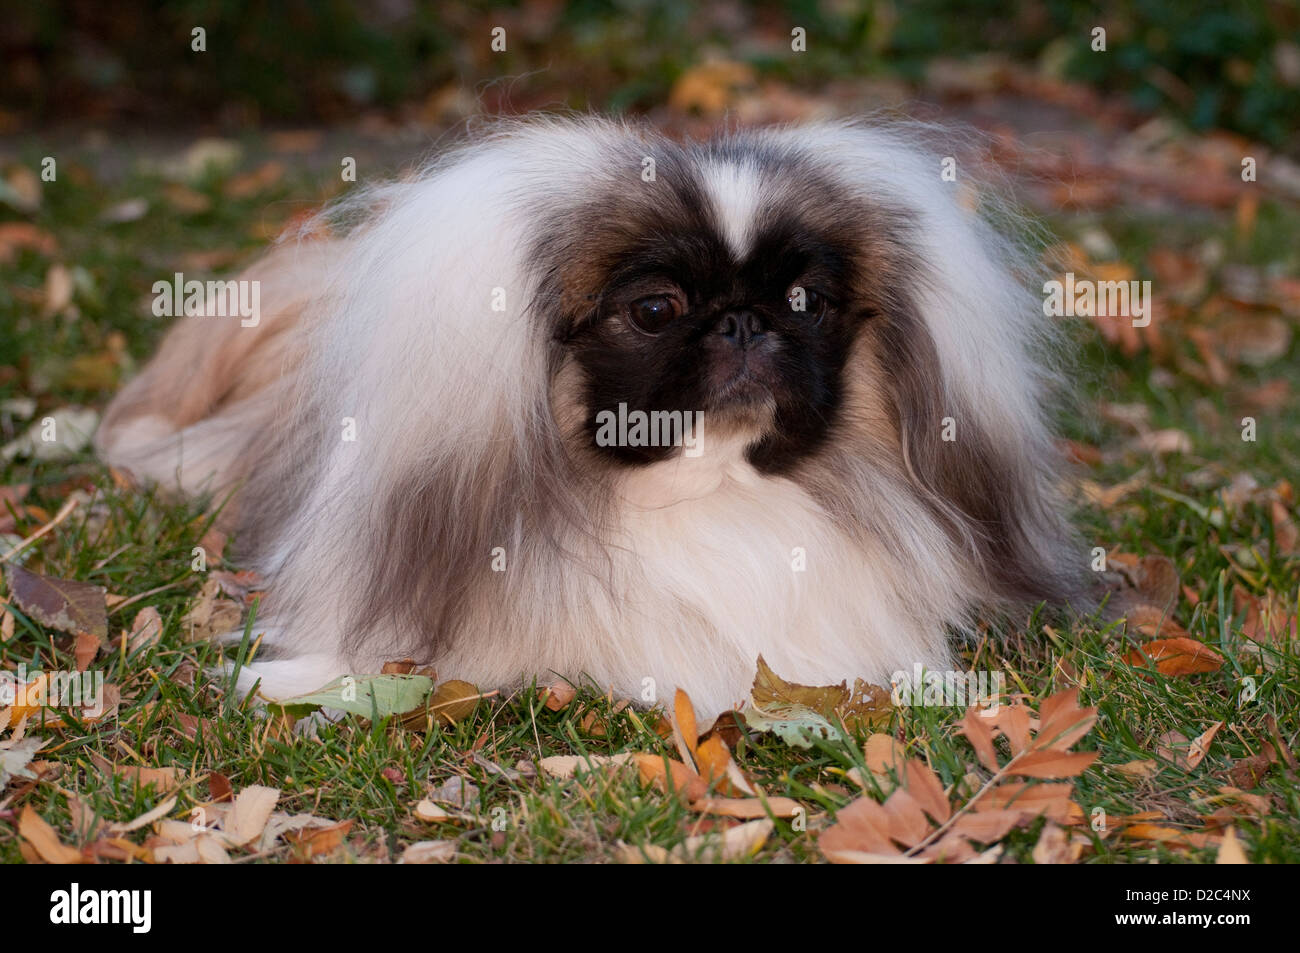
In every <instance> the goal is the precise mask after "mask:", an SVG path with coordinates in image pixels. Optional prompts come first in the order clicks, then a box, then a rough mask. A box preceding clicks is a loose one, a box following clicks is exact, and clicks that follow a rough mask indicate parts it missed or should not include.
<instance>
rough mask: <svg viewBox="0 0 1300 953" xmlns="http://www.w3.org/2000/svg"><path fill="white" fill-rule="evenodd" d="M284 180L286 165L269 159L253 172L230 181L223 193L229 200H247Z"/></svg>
mask: <svg viewBox="0 0 1300 953" xmlns="http://www.w3.org/2000/svg"><path fill="white" fill-rule="evenodd" d="M282 178H284V163H283V162H280V161H278V160H276V159H269V160H268V161H266V162H263V163H262V164H261V165H260V166H258V167H257V168H256V169H254V170H253V171H252V172H245V173H243V174H241V175H237V176H235V177H233V178H232V179H230V181H228V182H227V183H226V186H225V188H224V189H223V190H222V191H224V192H225V194H226V196H227V197H228V198H232V199H246V198H249V197H250V196H253V195H256V194H257V193H258V192H262V191H265V190H266V189H268V188H270V187H271V186H273V185H275V184H276V183H277V182H279V181H280V180H281V179H282Z"/></svg>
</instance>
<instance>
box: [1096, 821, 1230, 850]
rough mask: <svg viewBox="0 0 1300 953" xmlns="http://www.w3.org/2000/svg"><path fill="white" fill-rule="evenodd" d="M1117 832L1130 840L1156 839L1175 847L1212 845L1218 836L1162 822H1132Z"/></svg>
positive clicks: (1215, 842) (1216, 841)
mask: <svg viewBox="0 0 1300 953" xmlns="http://www.w3.org/2000/svg"><path fill="white" fill-rule="evenodd" d="M1119 833H1120V836H1121V837H1127V838H1129V839H1131V840H1149V841H1157V842H1158V843H1161V844H1170V845H1173V846H1175V847H1213V846H1215V845H1216V844H1217V843H1218V838H1216V837H1215V836H1213V835H1211V834H1202V833H1197V832H1195V831H1183V830H1179V829H1178V828H1176V827H1168V826H1165V825H1163V824H1133V825H1131V826H1129V827H1126V828H1124V829H1123V830H1122V831H1120V832H1119Z"/></svg>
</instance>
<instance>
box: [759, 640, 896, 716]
mask: <svg viewBox="0 0 1300 953" xmlns="http://www.w3.org/2000/svg"><path fill="white" fill-rule="evenodd" d="M749 704H750V706H751V707H752V708H754V709H757V713H758V714H759V715H762V716H767V717H770V718H774V719H778V720H779V719H787V718H789V719H794V720H799V715H800V713H801V712H803V713H807V712H812V713H814V714H815V715H818V716H820V717H821V718H823V719H825V720H826V721H827V722H829V723H830V724H831V725H834V724H835V722H836V720H837V719H838V720H840V721H843V722H844V725H845V727H846V728H849V729H850V730H853V729H855V728H869V727H871V726H872V725H874V724H878V723H880V722H882V721H887V720H888V719H889V717H890V716H891V713H892V711H893V707H892V702H891V700H890V691H889V689H887V688H883V687H881V686H879V685H872V684H870V683H868V682H865V681H863V680H862V679H860V678H859V679H856V680H855V681H854V683H853V688H851V689H850V688H849V687H848V683H847V682H840V683H839V684H838V685H820V686H811V685H799V684H797V683H795V682H788V681H786V680H785V679H784V678H782V677H781V676H779V675H777V674H776V672H774V671H773V670H772V668H771V666H769V665H768V664H767V662H766V660H764V658H763V656H761V655H760V656H759V657H758V662H757V671H756V672H755V674H754V685H753V687H752V688H751V689H750V698H749Z"/></svg>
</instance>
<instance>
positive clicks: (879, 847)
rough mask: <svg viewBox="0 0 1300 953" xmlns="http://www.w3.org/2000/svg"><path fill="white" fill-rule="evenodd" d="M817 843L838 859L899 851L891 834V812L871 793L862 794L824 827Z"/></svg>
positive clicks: (826, 853)
mask: <svg viewBox="0 0 1300 953" xmlns="http://www.w3.org/2000/svg"><path fill="white" fill-rule="evenodd" d="M817 846H818V848H819V849H820V850H821V852H822V853H823V854H824V855H826V858H827V859H828V860H830V861H832V862H835V863H845V862H852V861H851V860H850V859H849V858H850V857H851V855H853V854H855V853H861V854H898V853H900V851H899V849H898V848H897V847H896V846H894V843H893V841H891V840H890V838H889V815H888V814H886V813H885V809H884V808H883V807H881V806H880V805H879V804H877V803H876V802H875V801H873V800H872V799H871V798H869V797H860V798H858V799H857V800H856V801H854V802H853V803H852V804H850V805H849V806H848V807H846V808H842V809H841V810H840V811H839V813H838V814H837V815H836V816H835V824H834V825H833V826H832V827H829V828H827V829H826V830H824V831H822V833H821V836H820V837H818V838H817Z"/></svg>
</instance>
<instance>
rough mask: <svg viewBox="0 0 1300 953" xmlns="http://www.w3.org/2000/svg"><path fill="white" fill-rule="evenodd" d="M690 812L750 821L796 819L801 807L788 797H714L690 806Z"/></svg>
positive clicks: (801, 809)
mask: <svg viewBox="0 0 1300 953" xmlns="http://www.w3.org/2000/svg"><path fill="white" fill-rule="evenodd" d="M691 810H693V811H699V812H700V813H701V814H719V815H722V816H723V817H738V818H742V819H745V820H751V819H753V818H758V817H769V816H771V817H797V816H798V815H799V814H800V813H801V812H802V811H803V806H802V805H801V804H800V803H799V802H798V801H795V800H793V799H792V798H788V797H770V798H767V799H765V800H760V799H758V798H756V797H715V798H703V799H701V800H699V801H696V802H695V803H694V804H692V805H691Z"/></svg>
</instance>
